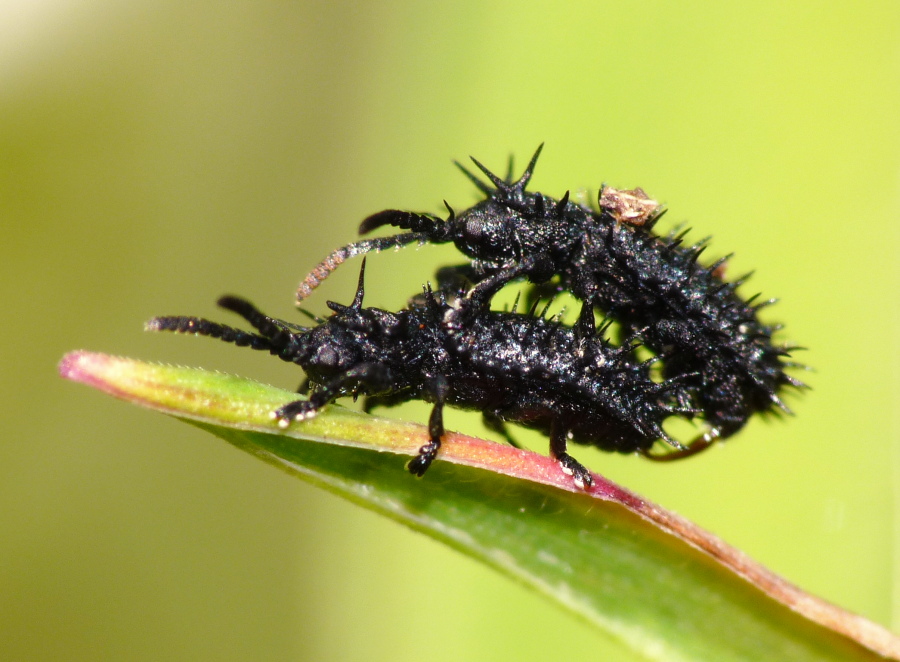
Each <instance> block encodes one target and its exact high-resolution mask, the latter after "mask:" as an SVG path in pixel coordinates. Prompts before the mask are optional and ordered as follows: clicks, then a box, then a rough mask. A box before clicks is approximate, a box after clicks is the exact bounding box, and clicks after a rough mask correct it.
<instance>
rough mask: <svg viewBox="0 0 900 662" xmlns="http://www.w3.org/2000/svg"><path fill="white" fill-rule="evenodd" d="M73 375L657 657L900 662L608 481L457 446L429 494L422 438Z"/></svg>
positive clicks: (187, 386)
mask: <svg viewBox="0 0 900 662" xmlns="http://www.w3.org/2000/svg"><path fill="white" fill-rule="evenodd" d="M60 372H61V374H62V375H63V376H64V377H66V378H68V379H72V380H74V381H80V382H83V383H86V384H88V385H91V386H94V387H96V388H99V389H101V390H103V391H105V392H107V393H109V394H111V395H114V396H116V397H119V398H123V399H126V400H129V401H132V402H135V403H138V404H142V405H144V406H148V407H151V408H154V409H157V410H159V411H163V412H164V413H167V414H170V415H173V416H176V417H178V418H181V419H183V420H185V421H187V422H189V423H192V424H193V425H196V426H198V427H201V428H202V429H205V430H207V431H209V432H211V433H213V434H216V435H217V436H219V437H221V438H223V439H225V440H226V441H228V442H229V443H231V444H233V445H235V446H236V447H238V448H241V449H242V450H245V451H247V452H249V453H251V454H253V455H255V456H257V457H259V458H260V459H263V460H264V461H267V462H269V463H271V464H274V465H276V466H279V467H280V468H282V469H283V470H286V471H288V472H289V473H292V474H294V475H297V476H299V477H301V478H303V479H305V480H308V481H310V482H312V483H315V484H317V485H319V486H321V487H323V488H325V489H328V490H329V491H332V492H334V493H336V494H339V495H341V496H343V497H344V498H347V499H350V500H351V501H354V502H356V503H358V504H360V505H363V506H365V507H367V508H369V509H371V510H374V511H376V512H380V513H382V514H384V515H386V516H388V517H391V518H393V519H395V520H397V521H400V522H402V523H404V524H405V525H407V526H410V527H412V528H414V529H416V530H419V531H422V532H424V533H427V534H428V535H431V536H432V537H434V538H436V539H439V540H442V541H443V542H445V543H447V544H449V545H451V546H452V547H454V548H456V549H459V550H460V551H463V552H464V553H466V554H468V555H470V556H472V557H474V558H477V559H479V560H481V561H482V562H485V563H487V564H488V565H490V566H492V567H494V568H496V569H497V570H499V571H501V572H503V573H504V574H506V575H508V576H510V577H512V578H514V579H516V580H517V581H520V582H522V583H524V584H526V585H528V586H530V587H532V588H534V589H535V590H538V591H539V592H541V593H543V594H545V595H547V596H548V597H550V598H551V599H553V600H555V601H557V602H558V603H560V604H561V605H563V606H565V607H566V608H568V609H570V610H571V611H573V612H575V613H576V614H578V615H579V616H581V617H582V618H585V619H587V620H588V621H590V622H592V623H594V624H595V625H597V626H599V627H600V628H602V629H603V630H605V631H607V632H608V633H610V634H611V635H613V636H615V637H617V638H619V639H620V640H622V641H624V642H625V643H627V644H628V645H630V646H631V647H632V648H634V649H635V650H636V651H639V652H640V653H641V654H643V655H644V656H646V657H648V658H649V659H663V660H705V659H711V660H712V659H715V660H748V659H790V660H869V659H882V658H881V656H880V655H879V653H880V654H882V655H885V656H893V658H894V659H900V655H898V650H900V646H898V642H897V638H896V637H895V636H893V635H891V634H890V633H889V632H887V631H886V630H884V629H883V628H880V627H879V626H877V625H875V624H872V623H869V622H868V621H865V619H861V618H860V617H858V616H855V615H852V614H848V613H847V612H843V611H842V610H840V609H838V608H836V607H833V606H831V605H828V604H827V603H824V602H823V601H820V600H818V599H816V598H814V597H812V596H809V595H807V594H805V593H803V592H802V591H800V590H799V589H797V588H796V587H793V586H791V585H790V584H788V583H786V582H784V580H781V579H780V578H778V577H777V576H775V575H774V574H772V573H770V572H769V571H767V570H765V569H764V568H761V567H759V566H758V565H757V564H754V563H753V562H752V561H749V560H748V559H746V558H745V557H744V556H743V555H741V554H740V552H737V550H733V549H732V548H730V547H728V546H727V545H725V544H724V543H722V542H721V541H719V540H718V539H716V538H715V537H713V536H710V535H709V534H706V533H705V532H703V531H701V530H700V529H698V528H697V527H695V526H693V525H692V524H690V523H689V522H686V521H684V520H683V519H682V518H679V517H678V516H676V515H674V514H672V513H669V512H667V511H665V510H664V509H662V508H659V507H658V506H656V505H655V504H652V503H649V502H647V501H645V500H643V499H641V498H640V497H638V496H636V495H634V494H631V493H630V492H627V491H626V490H623V489H622V488H619V487H618V486H616V485H613V484H612V483H609V482H608V481H606V480H605V479H602V478H601V477H597V481H596V485H595V487H594V488H593V489H592V491H591V493H590V494H589V493H585V492H583V491H580V490H577V489H575V488H574V487H573V485H572V481H571V478H568V477H566V476H564V475H562V473H561V472H560V471H559V469H558V467H557V466H556V464H555V463H554V462H553V461H552V460H551V459H550V458H547V457H545V456H542V455H538V454H534V453H530V452H527V451H520V450H517V449H513V448H510V447H508V446H504V445H501V444H496V443H493V442H488V441H484V440H478V439H472V438H469V437H462V436H461V435H455V434H452V433H451V434H448V438H447V441H446V443H445V445H444V447H443V448H442V451H441V455H440V456H439V461H437V462H435V464H434V465H433V466H432V468H431V469H430V470H429V472H428V474H427V475H426V477H425V478H423V479H421V480H416V479H414V478H412V477H411V476H409V474H408V473H407V472H406V471H404V469H403V465H404V463H405V461H406V459H407V457H408V456H410V455H413V454H414V453H415V452H416V450H417V449H418V447H419V446H420V445H421V444H422V443H424V441H425V439H426V434H425V432H424V429H423V428H422V427H421V426H417V425H411V424H405V423H399V422H396V421H391V420H385V419H378V418H375V417H369V416H365V415H362V414H358V413H355V412H351V411H348V410H346V409H343V408H340V407H330V408H329V409H328V411H327V412H323V413H322V414H321V415H320V416H318V417H316V418H314V419H312V420H310V421H307V422H304V423H303V424H298V425H295V426H292V427H291V428H290V429H288V430H281V429H279V428H278V427H277V426H275V425H274V424H273V423H272V422H271V420H270V418H269V413H270V412H271V411H272V410H274V409H275V408H276V407H278V406H280V405H282V404H284V403H285V402H288V401H290V400H293V399H295V398H296V397H297V396H296V394H293V393H289V392H286V391H281V390H279V389H275V388H273V387H270V386H265V385H262V384H258V383H255V382H251V381H249V380H245V379H241V378H237V377H232V376H228V375H222V374H218V373H208V372H204V371H200V370H195V369H190V368H176V367H171V366H159V365H152V364H145V363H140V362H136V361H132V360H129V359H120V358H115V357H109V356H105V355H102V354H92V353H87V352H76V353H72V354H70V355H67V357H65V358H64V359H63V362H62V363H61V365H60ZM323 442H326V443H323ZM773 596H777V597H778V598H779V599H775V597H773ZM835 623H837V624H838V626H839V628H840V630H841V631H835V629H834V624H835ZM826 626H830V627H826ZM873 651H874V652H873Z"/></svg>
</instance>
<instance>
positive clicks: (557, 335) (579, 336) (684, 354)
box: [150, 148, 803, 484]
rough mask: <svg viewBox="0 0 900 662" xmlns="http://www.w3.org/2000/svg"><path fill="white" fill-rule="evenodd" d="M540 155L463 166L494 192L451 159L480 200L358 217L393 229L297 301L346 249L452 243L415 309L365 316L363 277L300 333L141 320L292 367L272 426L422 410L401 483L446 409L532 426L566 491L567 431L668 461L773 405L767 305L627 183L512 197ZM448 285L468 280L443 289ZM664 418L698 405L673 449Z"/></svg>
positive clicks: (436, 442) (781, 380)
mask: <svg viewBox="0 0 900 662" xmlns="http://www.w3.org/2000/svg"><path fill="white" fill-rule="evenodd" d="M540 152H541V149H540V148H538V150H537V152H536V153H535V154H534V156H533V157H532V159H531V161H530V163H529V164H528V167H527V168H526V170H525V172H524V173H523V175H522V176H521V177H520V178H519V179H518V180H516V181H512V177H511V176H508V177H507V178H506V179H505V180H504V179H501V178H499V177H497V176H496V175H494V174H493V173H491V172H490V171H489V170H488V169H487V168H485V167H484V166H482V165H481V164H480V163H479V162H478V161H476V160H475V159H473V161H474V163H475V164H476V166H478V168H479V169H480V170H481V171H482V172H483V173H484V174H485V176H486V177H487V178H488V180H489V181H490V182H491V184H493V187H491V186H490V185H489V184H487V183H485V182H483V181H481V180H480V179H478V178H477V177H475V176H474V175H473V174H472V173H470V172H469V171H467V170H466V169H465V168H463V167H462V166H459V167H460V168H461V169H462V170H463V172H464V173H465V174H466V175H467V176H468V177H469V178H470V179H471V180H472V181H473V182H474V183H475V184H476V186H478V188H479V189H480V190H481V191H482V192H483V193H484V194H485V195H486V198H485V199H484V200H482V201H481V202H480V203H478V204H476V205H475V206H473V207H471V208H470V209H467V210H466V211H464V212H462V213H460V214H455V213H454V212H453V210H452V209H451V208H450V207H449V205H448V206H447V207H448V210H449V217H448V218H447V219H446V220H443V219H440V218H438V217H436V216H433V215H430V214H417V213H412V212H407V211H399V210H387V211H383V212H380V213H378V214H375V215H373V216H370V217H369V218H367V219H366V220H364V221H363V222H362V224H361V226H360V232H361V233H366V232H369V231H371V230H374V229H376V228H378V227H381V226H385V225H392V226H395V227H398V228H400V229H402V230H405V232H402V233H401V234H397V235H394V236H391V237H384V238H377V239H368V240H363V241H360V242H357V243H353V244H349V245H347V246H345V247H343V248H340V249H338V250H336V251H334V252H333V253H332V254H331V255H329V256H328V257H326V259H325V260H323V261H322V263H320V264H319V265H318V266H317V267H316V268H315V269H313V271H312V272H311V273H310V274H309V275H308V276H307V277H306V278H305V279H304V281H303V282H302V283H301V285H300V288H299V290H298V293H297V298H298V301H299V300H303V299H304V298H305V297H306V296H308V295H309V293H310V292H311V291H312V290H313V289H314V288H315V287H316V286H317V285H318V283H319V282H321V281H322V280H323V279H324V278H326V277H327V276H328V274H329V273H330V272H331V271H333V270H334V269H335V268H337V266H339V265H340V264H341V263H342V262H343V261H345V260H346V259H348V258H349V257H353V256H355V255H359V254H363V253H367V252H370V251H378V250H382V249H384V248H388V247H396V246H402V245H406V244H410V243H416V242H420V243H421V242H434V243H445V242H453V243H454V244H455V245H456V246H457V247H458V248H459V249H460V250H461V251H462V252H463V253H464V254H466V255H467V256H468V257H470V258H471V262H470V263H466V264H463V265H460V266H456V267H446V268H444V269H441V270H440V271H439V286H440V287H439V289H438V291H437V292H431V291H430V290H428V291H426V295H425V298H424V303H423V304H422V305H413V306H412V307H410V308H409V309H408V310H404V311H401V312H399V313H390V312H387V311H382V310H378V309H374V308H363V307H362V293H363V284H362V273H361V275H360V285H359V288H358V290H357V295H356V298H355V300H354V303H353V305H351V306H340V305H338V304H334V303H332V302H329V304H328V305H329V307H330V308H331V309H332V310H333V311H335V315H333V316H332V317H331V318H329V319H328V320H326V321H324V322H323V323H322V324H321V325H320V326H318V327H315V328H313V329H303V328H302V327H296V326H294V325H291V324H288V323H286V322H282V321H280V320H275V319H272V318H268V317H265V316H264V315H262V314H261V313H259V312H258V311H256V309H254V308H253V307H252V306H251V305H250V304H249V303H247V302H246V301H243V300H240V299H235V298H225V299H223V300H222V301H221V302H220V303H221V304H222V305H223V306H224V307H226V308H228V309H230V310H232V311H234V312H237V313H239V314H241V315H242V316H243V317H245V319H247V321H248V322H250V324H251V325H252V326H254V328H256V330H257V331H258V333H256V334H248V333H245V332H241V331H238V330H236V329H232V328H230V327H225V326H222V325H217V324H215V323H212V322H209V321H206V320H200V319H197V318H157V319H156V320H154V321H152V322H151V325H150V326H151V328H154V329H160V330H175V331H192V332H195V333H200V334H202V335H211V336H214V337H219V338H222V339H223V340H228V341H230V342H235V343H237V344H243V345H250V346H251V347H254V348H256V349H266V350H268V351H270V352H272V353H273V354H276V355H278V356H279V357H281V358H282V359H284V360H286V361H293V362H296V363H298V364H300V365H301V366H302V367H303V368H304V369H305V370H306V371H307V373H308V375H309V377H310V380H311V381H312V382H313V383H314V384H315V385H317V389H316V390H314V391H313V393H312V395H311V396H310V399H309V400H308V401H306V400H298V401H296V402H293V403H290V404H288V405H286V406H285V407H283V408H281V409H279V410H278V411H277V412H275V416H276V417H277V418H278V419H279V420H280V421H284V422H288V421H289V420H290V419H292V418H304V417H308V416H311V415H314V414H315V412H317V411H318V410H319V408H321V407H322V406H324V405H325V404H327V403H328V402H330V401H332V400H334V399H335V398H336V397H339V396H341V395H346V394H349V393H354V394H356V393H361V394H368V395H371V396H373V399H372V402H373V403H376V404H377V403H393V402H399V401H405V400H409V399H414V398H421V399H425V400H428V401H431V402H434V409H433V410H432V414H431V418H430V421H429V436H430V441H429V443H428V444H426V445H425V446H423V447H422V449H421V451H420V453H419V455H418V457H416V458H415V459H413V460H412V462H410V465H409V468H410V471H412V472H413V473H415V474H417V475H421V474H422V473H424V471H425V470H426V469H427V468H428V466H429V465H430V463H431V461H432V460H433V459H434V457H435V455H436V454H437V451H438V448H439V446H440V438H441V435H442V434H443V424H442V417H441V412H442V408H443V405H444V404H453V405H457V406H462V407H468V408H475V409H480V410H481V411H482V412H483V413H484V415H485V417H486V419H487V420H489V421H492V422H494V423H495V424H496V423H497V422H498V421H504V420H505V421H513V422H517V423H520V424H523V425H525V426H527V427H533V428H537V429H541V430H543V431H546V432H547V433H549V435H550V449H551V454H552V455H553V456H554V457H556V459H557V460H558V461H559V462H560V464H561V466H562V467H563V469H564V470H566V471H567V472H568V473H571V474H573V475H574V477H575V480H576V482H577V483H579V484H589V483H590V474H589V472H588V471H587V470H586V469H585V468H584V467H583V466H582V465H580V464H579V463H578V462H576V461H575V460H574V459H572V458H571V456H570V455H568V453H567V451H566V439H567V437H570V438H572V440H574V441H576V442H579V443H587V444H591V445H596V446H599V447H600V448H603V449H605V450H615V451H621V452H633V451H642V452H644V453H645V454H648V456H649V455H650V454H649V453H647V451H648V450H649V448H650V446H651V445H652V444H653V442H654V441H655V440H657V439H663V440H664V441H667V442H668V443H670V444H671V445H672V446H674V447H675V448H676V449H677V450H676V451H674V452H671V453H669V454H668V455H663V456H662V457H663V458H666V459H671V458H678V457H685V456H687V455H690V454H693V453H695V452H697V451H699V450H702V449H703V448H705V447H707V446H708V445H709V444H710V443H711V442H712V440H713V439H715V438H725V437H728V436H730V435H732V434H734V433H735V432H736V431H737V430H739V429H740V428H741V427H742V426H743V425H744V424H745V423H746V422H747V420H748V419H749V418H750V417H751V416H752V415H753V414H754V413H756V412H763V411H769V410H771V409H773V408H774V407H778V408H781V409H784V410H785V411H786V407H785V406H784V404H783V403H782V400H781V398H780V391H781V389H782V388H783V387H784V386H787V385H790V386H794V387H798V388H799V387H802V386H803V384H802V383H801V382H799V381H798V380H796V379H795V378H793V377H791V376H790V375H788V374H787V373H786V372H785V368H787V367H789V366H791V365H794V364H792V363H790V362H788V361H785V360H784V357H786V356H787V355H788V352H789V351H790V349H791V348H789V347H787V346H777V345H774V344H773V343H772V338H771V336H772V333H773V332H774V331H775V330H776V329H775V328H774V327H770V326H767V325H764V324H762V323H761V322H760V321H759V319H758V316H757V311H758V310H759V309H760V308H762V307H763V306H765V305H768V304H770V303H772V302H773V301H772V300H770V301H764V302H762V303H758V304H755V305H754V304H753V299H755V297H754V298H751V299H750V300H744V299H742V298H741V297H740V296H739V295H738V294H737V293H736V289H737V287H738V286H739V285H740V284H741V283H742V282H743V280H744V279H738V280H737V281H735V282H731V283H728V282H725V281H724V280H723V278H722V274H723V271H724V268H723V267H724V264H725V259H727V258H723V259H722V260H719V261H718V262H716V263H714V264H712V265H711V266H704V265H702V264H700V262H699V261H698V258H699V256H700V254H701V253H702V252H703V250H704V249H705V247H706V243H707V242H706V240H704V241H701V242H699V243H698V244H695V245H693V246H689V247H685V246H683V245H682V239H683V235H674V234H672V235H668V236H666V237H660V236H657V235H655V234H653V232H652V229H653V226H654V224H655V223H656V221H657V220H658V218H659V217H660V216H661V210H660V207H659V205H658V204H656V203H655V202H654V201H652V200H650V199H649V198H647V196H646V195H644V194H643V192H642V191H640V189H636V190H635V191H616V190H615V189H605V190H604V191H602V192H601V196H600V198H599V205H598V207H597V208H596V209H591V208H589V207H587V206H584V205H581V204H576V203H575V202H572V201H570V200H569V194H568V192H567V193H566V194H565V195H564V196H563V197H562V198H561V199H559V200H556V199H554V198H550V197H548V196H545V195H542V194H540V193H529V192H527V191H526V187H527V185H528V183H529V181H530V179H531V176H532V173H533V171H534V166H535V164H536V162H537V159H538V156H539V155H540ZM457 165H459V164H457ZM445 204H446V203H445ZM519 278H526V279H528V280H529V281H530V282H531V283H534V284H535V285H534V288H546V287H547V286H549V287H550V288H551V289H556V290H568V291H570V292H571V293H572V294H573V295H574V296H576V297H577V298H578V299H580V300H581V301H582V302H583V307H582V311H581V314H580V316H579V320H578V322H577V323H576V324H575V326H574V327H566V326H563V325H561V324H559V323H558V322H555V321H552V320H546V319H543V317H541V316H538V317H534V316H530V315H523V314H519V313H516V312H512V313H500V312H495V311H492V310H491V309H490V304H491V300H492V298H493V296H494V295H495V294H496V293H497V292H498V291H499V290H500V289H501V288H502V287H503V286H504V285H506V284H507V283H509V282H511V281H513V280H516V279H519ZM464 281H467V282H468V283H469V285H470V288H469V289H467V290H466V291H465V292H463V293H462V295H461V296H460V297H459V298H458V299H457V297H456V288H457V287H458V284H459V283H460V282H464ZM595 309H597V310H599V311H600V312H602V313H603V314H604V315H605V316H606V317H608V318H609V319H611V320H614V321H615V322H617V323H618V324H619V325H620V327H621V329H622V334H621V335H622V337H623V338H624V341H623V342H622V344H621V345H620V346H615V345H613V344H612V343H610V342H609V341H607V340H606V339H604V338H602V337H601V335H598V333H597V332H596V330H595V329H594V310H595ZM601 333H602V332H601ZM636 343H639V344H643V345H645V346H646V347H648V348H649V349H650V350H651V351H653V352H654V353H655V354H656V359H658V360H661V361H662V366H663V369H662V381H661V382H654V381H653V380H652V379H651V378H650V372H649V365H648V362H647V361H644V362H641V361H639V360H638V359H637V358H636V357H635V355H634V351H633V349H634V345H635V344H636ZM673 414H677V415H684V416H687V417H692V416H693V415H695V414H699V415H701V416H702V418H703V420H704V423H705V425H706V426H707V431H706V432H705V434H703V435H702V436H701V437H699V438H698V439H696V440H694V441H692V442H691V443H689V444H688V445H686V446H685V445H682V444H680V443H679V442H677V441H675V440H674V439H671V438H670V437H669V436H668V435H667V434H666V433H665V431H664V430H663V429H662V421H663V420H664V419H665V418H666V417H667V416H670V415H673ZM495 427H496V425H495Z"/></svg>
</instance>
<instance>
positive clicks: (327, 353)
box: [313, 345, 340, 367]
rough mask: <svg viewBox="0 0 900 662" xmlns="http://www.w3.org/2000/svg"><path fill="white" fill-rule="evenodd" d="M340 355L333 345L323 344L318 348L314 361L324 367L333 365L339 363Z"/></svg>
mask: <svg viewBox="0 0 900 662" xmlns="http://www.w3.org/2000/svg"><path fill="white" fill-rule="evenodd" d="M339 360H340V357H339V356H338V353H337V351H335V349H334V348H333V347H329V346H328V345H323V346H321V347H319V348H318V349H316V356H315V358H314V359H313V362H314V363H316V364H317V365H320V366H323V367H333V366H335V365H337V364H338V361H339Z"/></svg>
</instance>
